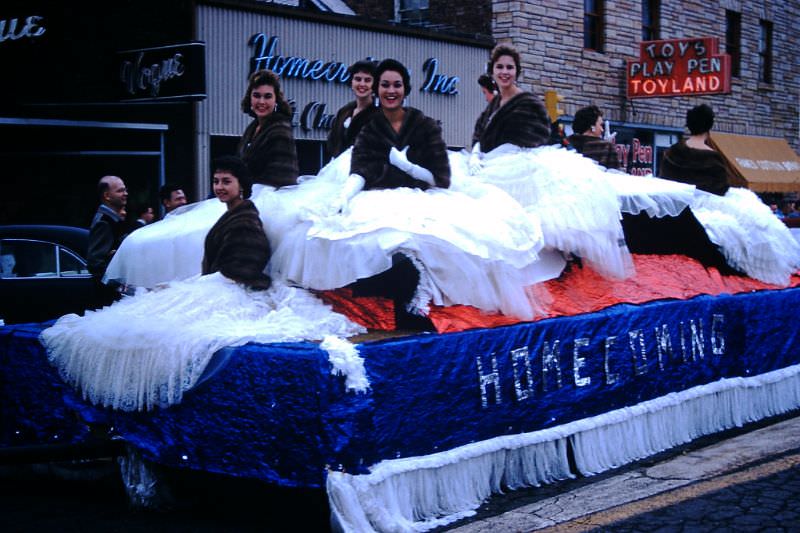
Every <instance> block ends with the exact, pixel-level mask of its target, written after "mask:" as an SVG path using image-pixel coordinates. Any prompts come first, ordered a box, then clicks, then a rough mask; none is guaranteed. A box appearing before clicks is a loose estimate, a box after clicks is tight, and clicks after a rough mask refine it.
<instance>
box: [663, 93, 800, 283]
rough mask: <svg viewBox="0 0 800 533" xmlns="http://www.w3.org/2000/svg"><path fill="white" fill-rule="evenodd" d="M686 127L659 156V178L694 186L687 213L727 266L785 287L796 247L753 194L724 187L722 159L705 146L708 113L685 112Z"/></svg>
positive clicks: (798, 263)
mask: <svg viewBox="0 0 800 533" xmlns="http://www.w3.org/2000/svg"><path fill="white" fill-rule="evenodd" d="M686 126H687V128H688V129H689V136H688V137H687V138H686V139H683V140H681V141H679V142H677V143H676V144H674V145H672V146H671V147H670V148H669V150H667V152H666V153H665V154H664V160H663V162H662V164H661V174H662V175H663V176H664V177H666V178H669V179H672V180H676V181H680V182H684V183H689V184H691V185H695V186H696V187H697V190H696V192H695V194H694V199H693V201H692V211H693V212H694V214H695V216H696V217H697V219H698V220H700V222H701V223H702V224H703V226H704V227H705V229H706V232H707V233H708V236H709V238H710V239H711V241H712V242H714V243H716V244H717V245H718V246H719V247H720V249H721V250H722V253H723V255H724V256H725V259H726V260H727V261H728V263H729V264H730V265H731V266H732V267H734V268H736V269H738V270H740V271H742V272H744V273H745V274H747V275H748V276H750V277H753V278H756V279H758V280H761V281H764V282H766V283H773V284H776V285H787V284H788V283H789V279H790V277H791V275H792V274H794V273H795V272H797V270H798V268H800V245H798V243H797V241H796V240H795V239H794V238H793V237H792V235H791V233H790V231H789V229H788V228H787V227H786V225H785V224H784V223H783V222H781V221H780V220H779V219H778V218H777V217H776V216H775V215H774V214H773V213H772V211H771V210H770V209H769V207H768V206H767V205H766V204H764V203H763V202H762V201H761V200H760V199H759V198H758V197H757V196H756V195H755V194H753V193H752V192H751V191H749V190H747V189H743V188H741V187H730V186H729V183H730V181H729V179H728V167H727V165H726V163H725V160H724V159H723V157H722V155H721V154H719V153H718V152H716V151H715V150H714V149H713V148H711V146H709V144H708V143H709V137H710V132H711V128H712V127H713V126H714V110H713V109H711V107H709V106H708V105H706V104H701V105H698V106H695V107H693V108H691V109H690V110H689V111H688V112H687V113H686Z"/></svg>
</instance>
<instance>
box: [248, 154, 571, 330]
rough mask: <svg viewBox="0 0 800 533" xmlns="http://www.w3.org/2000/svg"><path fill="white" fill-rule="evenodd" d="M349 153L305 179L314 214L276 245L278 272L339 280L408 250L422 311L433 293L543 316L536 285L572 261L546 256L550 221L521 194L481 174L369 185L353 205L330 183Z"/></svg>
mask: <svg viewBox="0 0 800 533" xmlns="http://www.w3.org/2000/svg"><path fill="white" fill-rule="evenodd" d="M349 156H350V151H347V152H344V153H343V154H342V155H341V156H340V157H339V158H337V160H335V161H334V162H332V163H331V164H330V165H328V166H327V167H325V168H324V169H323V170H322V171H321V172H320V174H319V175H318V176H317V177H316V178H314V179H310V180H306V181H305V182H303V183H301V184H300V185H299V186H298V192H297V194H298V196H300V197H302V198H303V202H302V205H303V206H304V208H303V210H302V212H301V213H300V218H301V219H304V222H303V223H302V224H300V225H298V226H297V227H295V228H294V229H293V230H291V231H290V232H289V233H287V234H285V235H283V236H282V237H281V239H280V244H279V245H278V246H276V247H275V248H274V250H273V255H272V260H271V262H270V274H271V275H272V276H273V277H275V278H277V279H286V280H288V281H290V282H292V283H296V284H299V285H301V286H303V287H309V288H313V289H333V288H336V287H342V286H345V285H348V284H350V283H352V282H354V281H356V280H358V279H362V278H367V277H370V276H373V275H375V274H379V273H381V272H383V271H385V270H387V269H389V268H390V267H391V266H392V256H393V255H395V254H398V253H399V254H404V255H406V256H408V257H410V258H411V260H412V261H413V262H414V264H415V265H416V266H417V268H418V269H419V270H420V277H421V280H420V283H419V286H418V288H417V292H416V295H415V297H414V299H413V301H412V306H413V307H414V308H415V309H416V310H418V311H422V312H424V311H425V309H426V308H427V305H428V303H429V302H433V303H435V304H437V305H451V304H465V305H472V306H475V307H478V308H479V309H482V310H484V311H502V312H503V313H505V314H509V315H514V316H517V317H520V318H532V317H533V316H534V314H535V311H536V310H538V308H537V305H538V304H539V303H541V302H536V301H533V299H532V294H531V291H529V290H528V287H529V286H530V285H533V284H534V283H536V282H537V281H541V280H543V279H549V278H551V277H554V276H557V275H558V274H559V273H560V272H561V270H562V269H563V266H564V261H563V259H562V258H561V257H560V256H553V257H550V256H546V257H545V258H541V257H540V256H539V250H540V249H541V248H542V234H541V230H540V228H539V226H538V225H537V224H535V223H534V222H533V221H532V220H531V219H529V218H528V217H526V216H525V214H524V212H523V211H522V209H521V207H520V206H519V204H518V203H517V202H516V201H514V200H513V199H512V198H511V197H509V196H508V195H507V194H505V193H504V192H503V191H501V190H499V189H497V188H495V187H493V186H487V185H485V184H480V183H473V184H471V185H470V186H469V187H462V188H461V189H439V188H433V189H430V190H427V191H422V190H419V189H411V188H406V187H401V188H396V189H379V190H366V191H362V192H360V193H358V194H356V195H355V196H354V197H353V198H352V199H351V200H350V201H349V203H347V205H332V204H331V202H330V199H331V198H335V197H336V195H335V194H328V193H323V194H322V195H320V191H338V190H341V188H342V187H343V184H344V182H345V180H346V178H347V176H348V173H349ZM306 190H313V191H315V192H314V193H310V192H306ZM315 195H316V197H314V196H315ZM259 209H260V210H261V209H262V207H261V206H260V205H259ZM262 212H263V211H262Z"/></svg>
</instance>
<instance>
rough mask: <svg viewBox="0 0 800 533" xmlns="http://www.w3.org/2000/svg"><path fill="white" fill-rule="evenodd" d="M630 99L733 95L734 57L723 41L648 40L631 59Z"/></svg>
mask: <svg viewBox="0 0 800 533" xmlns="http://www.w3.org/2000/svg"><path fill="white" fill-rule="evenodd" d="M627 86H628V91H627V93H628V98H650V97H656V96H687V95H692V94H720V93H729V92H731V89H730V86H731V57H730V56H729V55H728V54H720V53H719V39H717V38H716V37H703V38H697V39H671V40H664V41H644V42H642V43H641V44H640V45H639V58H638V59H632V60H628V64H627Z"/></svg>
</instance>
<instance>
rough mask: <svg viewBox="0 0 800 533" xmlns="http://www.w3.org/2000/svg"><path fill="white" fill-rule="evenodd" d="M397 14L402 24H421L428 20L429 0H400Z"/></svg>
mask: <svg viewBox="0 0 800 533" xmlns="http://www.w3.org/2000/svg"><path fill="white" fill-rule="evenodd" d="M396 5H397V16H398V18H399V19H400V22H402V23H403V24H411V25H421V24H425V23H426V22H428V10H429V9H430V2H429V0H400V2H399V3H398V4H396Z"/></svg>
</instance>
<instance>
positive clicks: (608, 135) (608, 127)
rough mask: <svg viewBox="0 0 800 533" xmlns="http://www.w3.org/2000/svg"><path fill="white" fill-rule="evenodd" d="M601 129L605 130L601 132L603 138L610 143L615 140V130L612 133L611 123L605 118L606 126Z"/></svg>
mask: <svg viewBox="0 0 800 533" xmlns="http://www.w3.org/2000/svg"><path fill="white" fill-rule="evenodd" d="M603 131H604V132H605V133H604V134H603V140H605V141H608V142H610V143H612V144H613V143H615V142H616V141H615V139H616V137H617V132H616V131H615V132H614V133H611V123H610V122H609V121H607V120H606V127H605V128H603Z"/></svg>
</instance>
